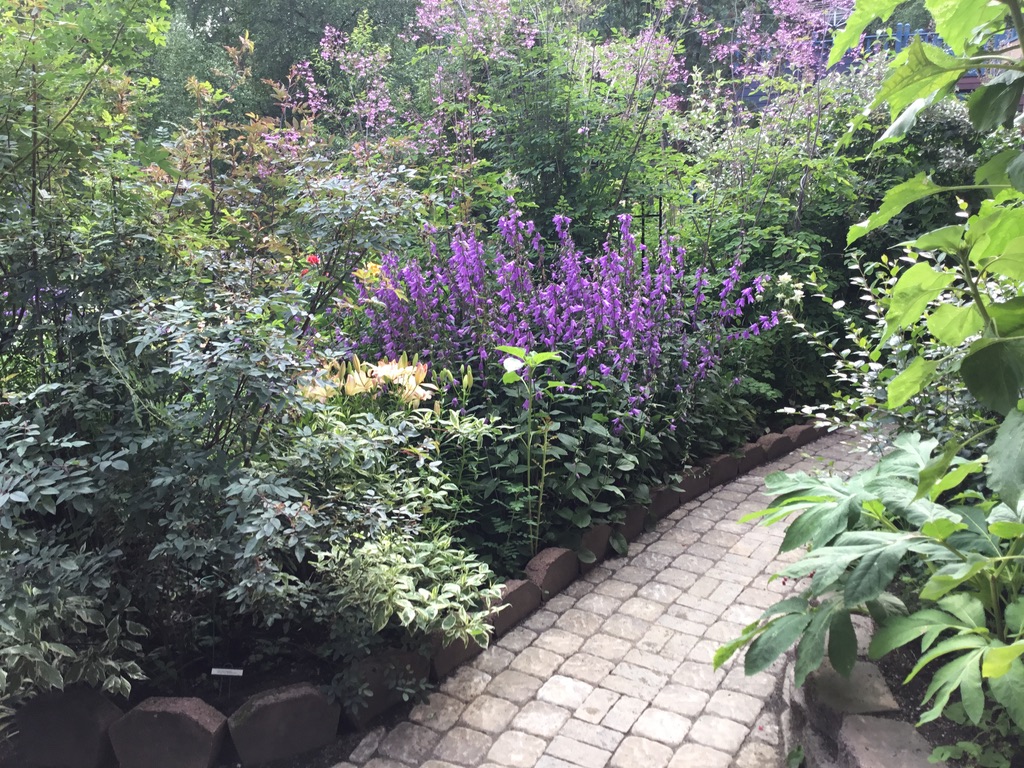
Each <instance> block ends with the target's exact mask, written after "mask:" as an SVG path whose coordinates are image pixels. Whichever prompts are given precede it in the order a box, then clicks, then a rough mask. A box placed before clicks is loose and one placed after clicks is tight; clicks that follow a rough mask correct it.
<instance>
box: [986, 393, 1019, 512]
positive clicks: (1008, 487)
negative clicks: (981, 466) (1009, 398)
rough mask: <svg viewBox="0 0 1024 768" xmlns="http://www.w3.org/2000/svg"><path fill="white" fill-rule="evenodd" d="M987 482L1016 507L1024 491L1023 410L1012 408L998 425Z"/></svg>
mask: <svg viewBox="0 0 1024 768" xmlns="http://www.w3.org/2000/svg"><path fill="white" fill-rule="evenodd" d="M988 482H989V485H991V486H992V489H993V490H994V491H995V492H996V493H998V494H999V497H1000V498H1001V499H1002V500H1003V501H1004V502H1005V503H1006V504H1007V505H1008V506H1009V507H1011V508H1013V509H1016V508H1017V506H1018V505H1019V503H1020V500H1021V495H1022V494H1024V413H1021V412H1020V411H1018V410H1016V409H1014V410H1012V411H1010V412H1009V414H1007V416H1006V419H1005V420H1004V421H1003V423H1002V424H1001V425H1000V426H999V431H998V432H997V433H996V439H995V442H993V443H992V447H991V449H990V450H989V461H988Z"/></svg>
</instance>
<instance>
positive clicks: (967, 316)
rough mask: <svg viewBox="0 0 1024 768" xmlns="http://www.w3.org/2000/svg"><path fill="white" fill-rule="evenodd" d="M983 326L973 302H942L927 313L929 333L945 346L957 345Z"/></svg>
mask: <svg viewBox="0 0 1024 768" xmlns="http://www.w3.org/2000/svg"><path fill="white" fill-rule="evenodd" d="M984 327H985V321H984V319H983V318H982V317H981V313H980V312H978V308H977V307H976V306H974V304H964V305H961V306H957V305H955V304H942V305H940V306H938V307H936V308H935V311H934V312H932V313H931V314H930V315H928V331H929V333H931V335H932V336H934V337H935V338H936V339H937V340H938V341H939V343H941V344H945V345H946V346H947V347H959V346H960V345H961V344H963V343H964V342H965V341H966V340H967V339H969V338H970V337H971V336H976V335H977V334H979V333H981V331H982V329H983V328H984Z"/></svg>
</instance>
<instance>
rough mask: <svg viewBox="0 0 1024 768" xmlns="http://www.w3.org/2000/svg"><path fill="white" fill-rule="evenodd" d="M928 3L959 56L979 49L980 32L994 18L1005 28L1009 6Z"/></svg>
mask: <svg viewBox="0 0 1024 768" xmlns="http://www.w3.org/2000/svg"><path fill="white" fill-rule="evenodd" d="M924 4H925V7H926V8H927V9H928V11H929V13H931V15H932V19H933V20H934V22H935V31H936V32H938V33H939V36H940V37H941V38H942V42H944V43H945V44H946V45H948V46H949V47H950V48H951V49H952V50H953V52H954V53H955V54H956V55H957V56H963V55H964V54H965V53H970V52H971V51H973V50H974V49H976V48H977V46H978V44H979V33H981V32H983V31H984V30H986V28H990V27H991V26H992V24H993V23H994V22H999V24H998V27H999V28H1000V29H1001V28H1002V26H1003V25H1002V23H1001V22H1002V19H1003V17H1004V15H1005V14H1006V6H1004V5H1003V4H1002V3H993V2H989V0H925V3H924ZM978 130H982V129H980V128H979V129H978Z"/></svg>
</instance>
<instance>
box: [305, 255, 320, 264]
mask: <svg viewBox="0 0 1024 768" xmlns="http://www.w3.org/2000/svg"><path fill="white" fill-rule="evenodd" d="M306 263H308V264H312V265H313V266H316V265H317V264H319V263H320V257H319V256H317V255H316V254H315V253H311V254H309V256H307V257H306Z"/></svg>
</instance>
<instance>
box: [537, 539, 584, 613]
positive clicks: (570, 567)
mask: <svg viewBox="0 0 1024 768" xmlns="http://www.w3.org/2000/svg"><path fill="white" fill-rule="evenodd" d="M579 572H580V561H579V558H577V557H576V553H575V552H573V551H572V550H571V549H564V548H562V547H549V548H548V549H542V550H541V551H540V552H538V553H537V554H536V555H534V557H533V559H532V560H530V562H528V563H527V564H526V578H527V579H529V580H530V581H532V582H533V583H534V584H536V585H537V586H538V587H539V588H540V594H541V597H542V598H543V599H544V600H547V599H548V598H551V597H554V596H555V595H557V594H558V593H559V592H561V591H562V590H563V589H565V588H566V587H568V586H569V585H570V584H572V583H573V581H575V580H576V577H577V576H578V575H579Z"/></svg>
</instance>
